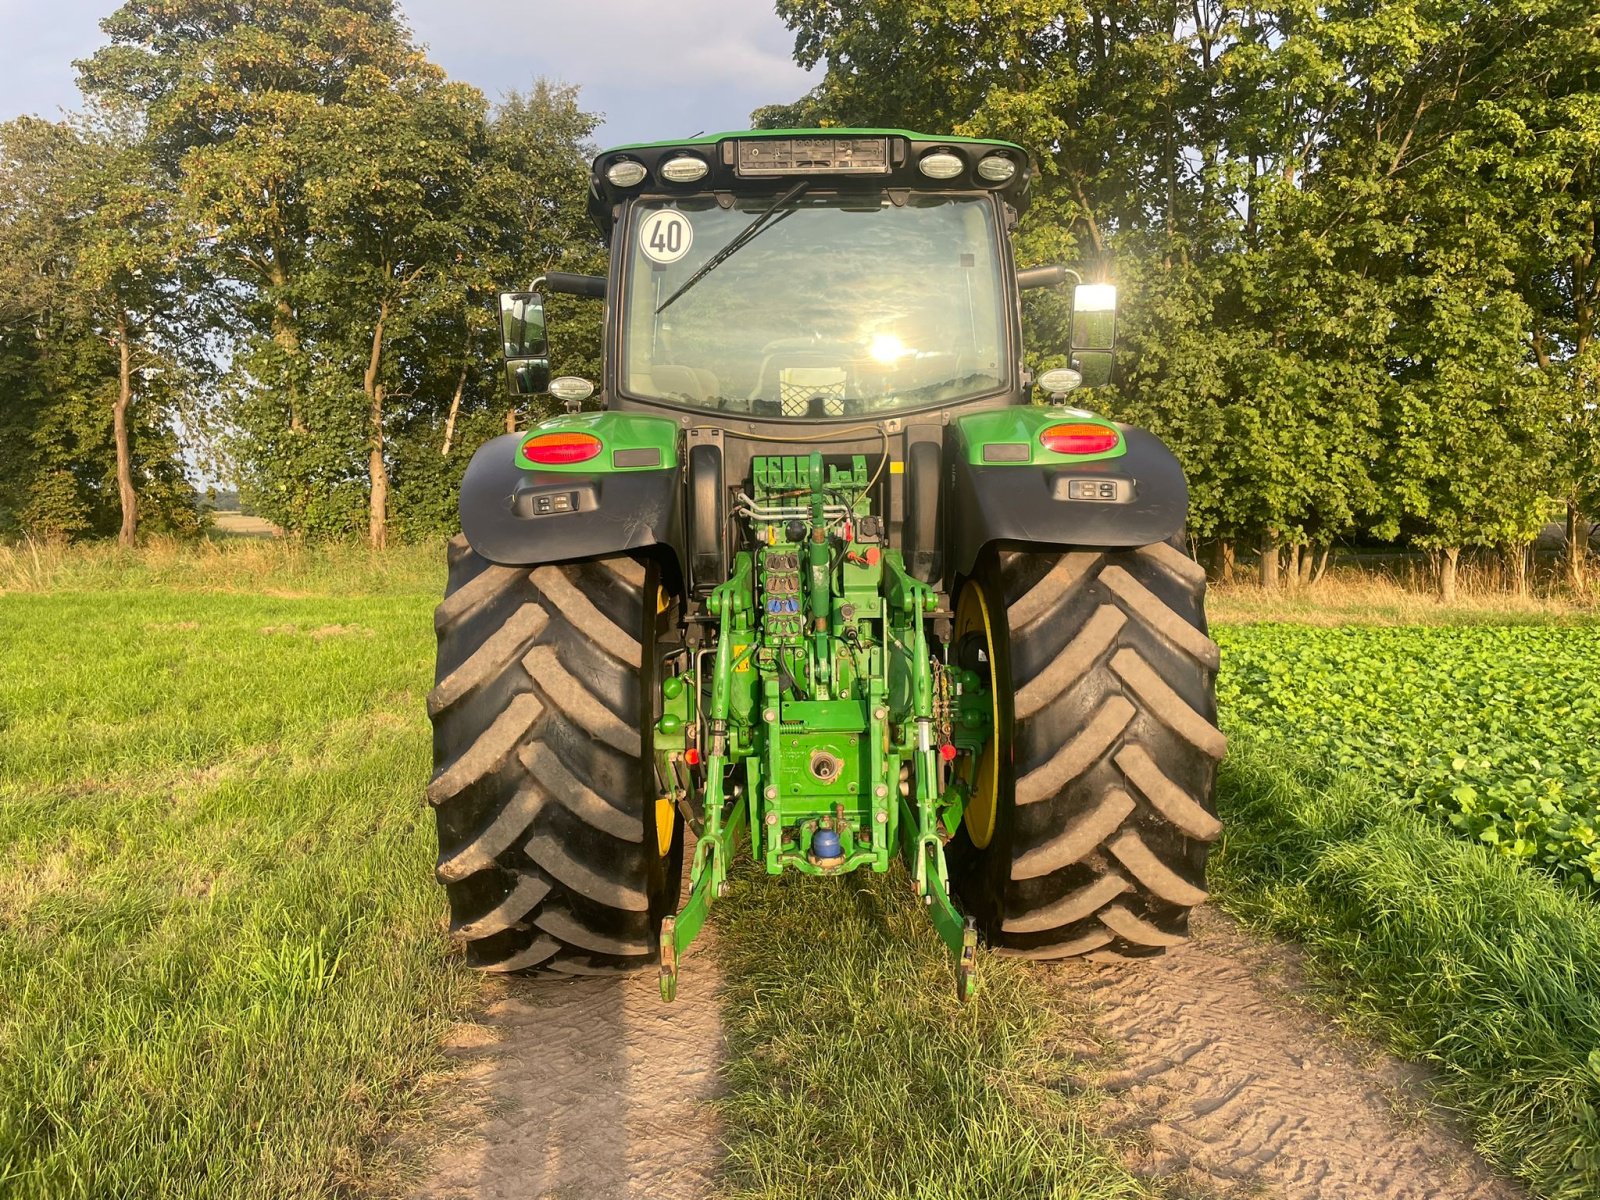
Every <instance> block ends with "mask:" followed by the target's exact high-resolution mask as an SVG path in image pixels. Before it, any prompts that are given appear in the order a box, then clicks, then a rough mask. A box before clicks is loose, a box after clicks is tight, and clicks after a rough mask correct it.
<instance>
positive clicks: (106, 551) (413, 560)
mask: <svg viewBox="0 0 1600 1200" xmlns="http://www.w3.org/2000/svg"><path fill="white" fill-rule="evenodd" d="M444 573H445V556H444V541H443V539H440V540H439V541H438V542H430V543H423V544H417V545H406V546H397V547H393V548H391V549H389V550H382V551H380V550H373V549H371V548H370V547H368V546H366V545H364V544H362V543H359V542H323V543H316V542H304V541H300V540H298V539H294V538H257V537H220V538H202V539H200V540H197V541H180V540H178V539H175V538H161V537H155V538H148V539H145V540H143V541H141V543H140V544H139V545H138V546H136V547H133V548H131V549H129V548H127V547H123V546H120V545H118V544H117V543H115V542H83V543H72V544H68V543H64V542H49V541H44V542H41V541H34V540H31V539H29V540H25V541H22V542H19V543H14V544H10V545H7V544H4V543H0V595H3V594H5V593H8V592H61V591H93V592H98V591H112V590H120V589H126V588H134V589H137V588H164V589H171V590H175V591H187V592H231V593H245V594H250V595H263V596H281V597H290V598H293V597H298V596H371V595H384V594H398V595H423V594H428V595H436V594H438V593H440V592H441V591H442V590H443V587H444Z"/></svg>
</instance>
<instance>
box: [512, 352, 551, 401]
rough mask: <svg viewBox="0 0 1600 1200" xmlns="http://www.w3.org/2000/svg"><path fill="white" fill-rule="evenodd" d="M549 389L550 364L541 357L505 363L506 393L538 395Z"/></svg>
mask: <svg viewBox="0 0 1600 1200" xmlns="http://www.w3.org/2000/svg"><path fill="white" fill-rule="evenodd" d="M549 390H550V364H549V362H547V361H546V360H544V359H542V358H524V359H520V360H518V361H516V362H508V363H507V364H506V395H508V396H538V395H541V394H543V393H544V392H547V391H549Z"/></svg>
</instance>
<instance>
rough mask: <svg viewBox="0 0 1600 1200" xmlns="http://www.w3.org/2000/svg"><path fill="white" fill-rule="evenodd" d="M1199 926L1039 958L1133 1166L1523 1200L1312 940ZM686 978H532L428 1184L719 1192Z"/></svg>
mask: <svg viewBox="0 0 1600 1200" xmlns="http://www.w3.org/2000/svg"><path fill="white" fill-rule="evenodd" d="M1195 935H1196V936H1195V941H1194V942H1193V943H1192V944H1190V945H1188V946H1185V947H1182V948H1180V949H1179V950H1177V951H1175V952H1173V953H1170V954H1169V955H1168V956H1167V957H1166V958H1165V959H1159V960H1153V961H1151V962H1149V963H1145V964H1134V965H1118V966H1101V965H1096V964H1092V963H1068V964H1062V965H1059V966H1054V967H1047V968H1039V969H1040V970H1042V971H1043V972H1044V976H1045V978H1046V979H1047V980H1048V981H1049V982H1050V983H1051V984H1052V985H1053V986H1057V987H1062V988H1072V989H1074V990H1075V991H1077V992H1078V993H1079V994H1080V995H1082V994H1087V995H1088V996H1089V997H1090V998H1091V999H1092V1000H1093V1001H1094V1002H1095V1003H1096V1004H1097V1006H1098V1008H1099V1010H1100V1012H1099V1024H1100V1028H1101V1030H1102V1032H1103V1033H1104V1034H1105V1035H1106V1036H1107V1038H1108V1039H1109V1040H1110V1041H1111V1042H1112V1043H1113V1044H1114V1045H1115V1046H1116V1050H1115V1051H1113V1052H1112V1057H1113V1058H1114V1061H1110V1062H1104V1061H1095V1060H1093V1059H1091V1060H1089V1061H1086V1062H1085V1063H1084V1067H1085V1073H1086V1075H1088V1076H1090V1077H1096V1078H1098V1079H1099V1083H1100V1086H1101V1087H1102V1089H1104V1090H1105V1091H1107V1092H1108V1093H1109V1094H1110V1099H1109V1101H1108V1104H1107V1106H1106V1117H1107V1119H1108V1120H1109V1121H1110V1122H1111V1123H1112V1127H1113V1128H1112V1131H1113V1132H1116V1133H1120V1134H1122V1135H1124V1136H1125V1137H1127V1138H1128V1139H1129V1141H1130V1144H1131V1146H1132V1149H1131V1151H1130V1156H1131V1161H1130V1166H1131V1167H1132V1168H1133V1169H1134V1170H1136V1171H1138V1172H1139V1173H1140V1174H1143V1175H1147V1176H1151V1177H1153V1178H1156V1179H1161V1180H1165V1181H1166V1182H1167V1183H1168V1185H1169V1186H1170V1194H1172V1195H1174V1196H1249V1197H1277V1198H1279V1200H1520V1198H1521V1197H1522V1196H1523V1193H1522V1191H1521V1190H1520V1189H1518V1188H1517V1187H1515V1186H1513V1185H1512V1184H1510V1183H1508V1182H1506V1181H1505V1180H1502V1179H1498V1178H1496V1177H1495V1176H1494V1175H1492V1174H1491V1173H1490V1172H1489V1171H1488V1170H1487V1168H1486V1167H1485V1166H1484V1165H1483V1163H1482V1162H1481V1160H1479V1158H1478V1157H1477V1155H1476V1154H1475V1153H1474V1152H1473V1151H1472V1150H1471V1148H1470V1147H1469V1146H1468V1145H1466V1144H1465V1143H1464V1142H1462V1141H1461V1139H1460V1138H1459V1137H1458V1136H1456V1135H1455V1134H1453V1133H1451V1132H1450V1131H1448V1130H1446V1129H1444V1128H1442V1127H1440V1126H1439V1125H1437V1124H1435V1123H1433V1122H1432V1121H1429V1120H1428V1119H1426V1118H1423V1117H1420V1116H1419V1115H1417V1114H1419V1113H1420V1112H1421V1111H1422V1110H1423V1108H1424V1107H1425V1104H1424V1101H1423V1098H1422V1091H1421V1088H1420V1086H1419V1076H1418V1074H1417V1072H1415V1071H1414V1070H1412V1069H1409V1068H1406V1067H1404V1066H1403V1065H1400V1064H1397V1063H1394V1062H1392V1061H1389V1060H1387V1059H1384V1058H1383V1057H1382V1056H1380V1055H1376V1054H1373V1053H1372V1052H1370V1051H1368V1050H1365V1049H1363V1047H1362V1046H1361V1045H1360V1044H1359V1043H1357V1042H1355V1041H1354V1040H1353V1039H1350V1038H1347V1037H1343V1036H1341V1035H1340V1034H1339V1033H1338V1032H1337V1031H1336V1030H1334V1029H1332V1028H1331V1027H1330V1026H1329V1025H1328V1023H1327V1022H1326V1021H1324V1020H1322V1019H1321V1018H1319V1017H1317V1016H1315V1015H1314V1014H1311V1013H1310V1012H1308V1011H1307V1010H1306V1009H1305V1007H1304V1006H1303V1005H1301V1004H1300V1003H1298V1002H1297V1000H1296V999H1295V991H1296V989H1297V988H1298V987H1299V986H1300V980H1299V972H1298V969H1297V966H1296V962H1297V959H1296V956H1295V954H1294V952H1293V951H1292V950H1290V949H1287V948H1285V947H1282V946H1278V945H1274V944H1272V943H1266V942H1262V941H1259V940H1257V939H1254V938H1251V937H1249V936H1247V935H1245V934H1243V933H1241V932H1240V931H1239V930H1237V929H1236V928H1235V927H1234V926H1233V924H1232V923H1231V922H1230V921H1228V920H1227V918H1225V917H1222V916H1220V915H1218V914H1216V913H1214V912H1212V911H1210V910H1209V909H1202V910H1201V911H1200V912H1199V913H1197V915H1196V919H1195ZM682 978H683V986H682V988H681V990H680V993H679V998H678V1001H677V1002H676V1003H675V1004H673V1005H670V1006H667V1005H663V1004H661V1002H660V1000H659V998H658V997H657V994H656V984H655V979H654V977H653V976H647V975H641V976H633V977H630V978H626V979H585V980H579V981H576V982H573V983H570V984H568V983H543V982H533V983H529V982H516V981H513V982H512V983H511V984H510V985H509V988H508V995H507V996H506V998H505V999H503V1000H502V1001H500V1002H498V1003H497V1004H496V1005H494V1007H493V1008H492V1009H491V1010H490V1011H489V1013H488V1015H487V1018H486V1022H485V1029H484V1032H483V1033H481V1034H479V1035H476V1036H472V1037H469V1038H468V1039H467V1040H468V1042H470V1043H473V1044H466V1045H462V1046H461V1047H459V1048H458V1051H457V1052H458V1053H459V1054H461V1055H462V1056H463V1057H464V1058H465V1060H466V1062H467V1064H468V1066H469V1077H470V1081H471V1083H470V1086H471V1087H472V1089H473V1091H474V1092H475V1093H476V1097H475V1099H476V1102H477V1103H479V1104H480V1105H482V1104H486V1105H487V1107H488V1112H489V1118H488V1121H487V1123H486V1124H485V1125H484V1126H483V1128H482V1129H481V1132H478V1133H471V1134H467V1135H464V1136H463V1137H461V1138H460V1139H458V1140H457V1141H455V1142H453V1143H452V1144H450V1145H448V1146H446V1147H444V1148H443V1150H442V1151H441V1153H440V1154H439V1155H438V1157H437V1158H436V1160H435V1162H434V1164H433V1166H432V1169H431V1172H430V1175H429V1177H428V1179H427V1180H426V1181H425V1183H424V1184H423V1185H422V1186H421V1187H420V1188H419V1189H418V1190H417V1191H416V1192H415V1193H414V1198H415V1200H466V1197H473V1198H474V1200H534V1198H536V1197H548V1198H551V1200H555V1198H558V1197H559V1198H560V1200H639V1198H649V1200H654V1198H656V1197H668V1196H670V1197H673V1198H674V1200H679V1198H681V1200H696V1198H698V1197H702V1196H708V1195H710V1193H711V1190H712V1182H713V1177H714V1172H715V1168H716V1161H717V1154H718V1150H717V1137H716V1133H715V1128H714V1125H713V1123H712V1120H711V1115H710V1113H709V1112H708V1111H707V1109H706V1105H705V1101H706V1099H708V1098H709V1097H710V1096H712V1095H713V1094H714V1092H715V1089H716V1087H717V1083H718V1080H717V1073H716V1072H717V1064H718V1062H719V1061H720V1058H721V1037H720V1031H719V1024H718V1017H717V1007H716V989H717V982H718V981H717V973H716V969H715V966H714V964H713V963H712V962H711V958H710V955H709V954H707V953H706V951H705V949H704V948H702V947H698V946H697V947H696V949H695V952H694V954H693V959H692V960H691V961H689V962H688V963H687V964H686V969H685V971H684V972H683V976H682ZM1078 1049H1080V1050H1081V1049H1083V1048H1082V1047H1079V1048H1078ZM1108 1072H1109V1073H1108ZM469 1124H470V1122H469Z"/></svg>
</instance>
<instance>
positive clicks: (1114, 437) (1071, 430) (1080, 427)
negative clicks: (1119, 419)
mask: <svg viewBox="0 0 1600 1200" xmlns="http://www.w3.org/2000/svg"><path fill="white" fill-rule="evenodd" d="M1121 437H1122V435H1121V434H1119V433H1118V432H1117V431H1116V430H1115V429H1107V428H1106V427H1105V426H1104V425H1089V424H1071V425H1052V426H1050V428H1048V429H1046V430H1045V431H1044V432H1043V433H1041V434H1040V435H1039V442H1040V444H1041V445H1043V446H1044V448H1045V449H1046V450H1054V451H1055V452H1056V453H1057V454H1104V453H1105V452H1106V451H1107V450H1112V449H1115V447H1116V444H1117V442H1118V441H1119V440H1120V439H1121Z"/></svg>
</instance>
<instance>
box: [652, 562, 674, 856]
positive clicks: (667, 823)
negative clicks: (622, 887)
mask: <svg viewBox="0 0 1600 1200" xmlns="http://www.w3.org/2000/svg"><path fill="white" fill-rule="evenodd" d="M673 599H674V597H673V596H672V594H671V593H670V592H668V591H667V589H666V588H664V587H662V586H661V584H660V583H657V584H656V616H657V617H658V618H659V617H660V616H661V615H662V614H663V613H665V612H667V611H668V610H669V609H671V608H672V602H673ZM658 624H659V622H658ZM656 682H657V683H658V684H659V683H660V682H661V681H660V680H657V681H656ZM645 771H646V778H647V779H653V778H654V777H655V776H654V774H653V773H651V771H650V764H649V763H648V762H646V763H645ZM677 824H678V809H677V806H676V805H675V804H673V802H672V801H671V800H670V799H669V798H667V797H666V796H657V797H656V853H657V854H659V855H660V856H661V857H662V858H665V857H666V856H667V851H669V850H671V849H672V835H673V833H674V832H675V831H676V829H677Z"/></svg>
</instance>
